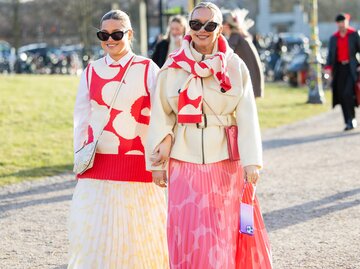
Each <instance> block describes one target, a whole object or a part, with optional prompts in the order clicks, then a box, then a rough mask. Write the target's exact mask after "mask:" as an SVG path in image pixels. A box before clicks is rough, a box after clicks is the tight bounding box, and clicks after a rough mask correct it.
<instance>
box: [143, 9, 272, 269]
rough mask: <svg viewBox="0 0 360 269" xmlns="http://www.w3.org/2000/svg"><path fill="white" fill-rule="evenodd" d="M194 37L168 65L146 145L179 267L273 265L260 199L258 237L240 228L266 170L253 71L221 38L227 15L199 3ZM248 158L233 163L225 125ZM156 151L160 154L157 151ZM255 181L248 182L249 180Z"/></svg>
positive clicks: (172, 256)
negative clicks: (235, 129)
mask: <svg viewBox="0 0 360 269" xmlns="http://www.w3.org/2000/svg"><path fill="white" fill-rule="evenodd" d="M189 26H190V28H191V30H190V31H189V35H186V36H185V37H184V40H183V43H182V46H181V48H180V49H179V50H178V51H176V52H174V53H171V54H170V55H169V58H168V60H167V61H166V63H165V65H164V66H163V68H162V69H161V71H160V73H159V75H158V79H157V86H156V92H155V96H154V105H153V110H152V112H151V119H150V129H149V136H148V143H147V146H146V150H147V152H148V154H147V155H146V156H147V159H146V160H147V168H148V169H149V170H152V171H153V181H154V183H155V184H157V185H159V186H160V187H166V185H167V175H166V171H165V166H166V163H167V161H168V159H169V157H170V161H169V164H168V165H169V171H168V172H169V182H168V184H169V189H168V195H169V201H168V245H169V257H170V267H171V268H172V269H200V268H201V269H217V268H224V269H239V268H244V269H245V268H246V269H255V268H262V269H270V268H271V251H270V244H269V239H268V236H267V233H266V229H265V226H264V222H263V219H262V216H261V211H260V207H259V203H258V201H257V199H255V201H254V211H252V212H253V213H254V235H253V236H250V235H247V234H244V233H239V225H240V222H239V219H240V203H241V200H242V199H241V197H242V191H243V190H244V189H245V192H246V193H247V194H246V195H245V196H247V197H248V198H249V197H250V198H249V199H251V196H252V193H253V189H252V188H253V187H252V184H256V183H258V180H259V169H260V168H261V167H262V146H261V135H260V127H259V122H258V114H257V110H256V103H255V98H254V93H253V90H252V85H251V79H250V76H249V71H248V69H247V68H246V65H245V63H244V62H243V61H242V60H241V59H240V58H239V56H237V55H236V54H235V53H234V52H233V50H232V49H231V48H230V47H229V45H228V43H227V41H226V38H225V37H224V36H223V35H221V31H222V14H221V11H220V9H219V8H218V7H217V6H216V5H215V4H213V3H210V2H201V3H199V4H198V5H197V6H196V7H195V8H194V9H193V10H192V11H191V13H190V15H189ZM230 125H237V126H239V133H238V136H236V135H234V141H237V143H238V145H239V146H238V147H237V148H236V149H238V150H239V151H240V156H241V162H240V161H239V160H230V153H231V152H232V151H230V152H229V150H228V147H227V145H228V144H227V139H226V133H225V128H226V127H229V126H230ZM151 154H153V156H152V157H150V155H151ZM246 181H247V183H245V182H246Z"/></svg>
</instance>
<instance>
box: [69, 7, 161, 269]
mask: <svg viewBox="0 0 360 269" xmlns="http://www.w3.org/2000/svg"><path fill="white" fill-rule="evenodd" d="M97 37H98V38H99V39H100V42H101V47H102V48H103V49H104V50H105V52H106V53H107V55H106V56H105V57H103V58H101V59H99V60H97V61H95V62H93V63H91V64H89V66H88V67H87V68H86V70H85V71H84V72H83V75H82V78H81V81H80V86H79V90H78V95H77V98H76V104H75V112H74V128H75V129H74V147H75V151H76V150H78V149H79V148H81V147H82V146H83V145H86V144H87V143H91V142H92V141H93V140H94V137H96V136H97V135H98V133H99V132H100V130H101V129H102V124H103V122H104V120H106V124H105V128H104V131H103V133H102V134H101V136H100V139H99V142H98V146H97V150H96V154H95V161H94V165H93V167H92V168H90V169H89V170H87V171H85V172H84V173H83V174H81V175H80V174H78V175H77V179H78V182H77V185H76V188H75V191H74V195H73V199H72V203H71V210H70V217H69V239H70V260H69V265H68V268H72V269H89V268H96V269H105V268H119V269H120V268H129V269H130V268H134V269H139V268H143V269H148V268H153V269H159V268H161V269H162V268H168V254H167V253H168V251H167V245H166V233H165V229H166V202H165V195H164V191H163V190H161V189H159V188H157V187H156V186H154V185H153V184H151V181H152V179H151V174H150V173H149V172H147V171H146V170H145V158H144V141H145V139H146V136H147V129H148V124H149V118H150V109H151V103H150V100H151V96H152V95H153V92H154V89H155V78H156V74H157V72H158V67H157V66H156V64H154V62H152V61H151V60H150V59H147V58H144V57H141V56H138V55H135V54H134V53H133V52H132V51H131V46H130V45H131V41H132V38H133V30H132V28H131V23H130V19H129V17H128V15H127V14H126V13H124V12H123V11H120V10H113V11H110V12H108V13H106V14H105V15H104V16H103V17H102V19H101V22H100V30H99V31H98V32H97ZM125 74H126V75H125ZM123 77H124V81H123V84H122V86H121V88H120V90H119V93H118V96H117V98H116V99H115V102H114V106H113V109H112V110H111V114H110V117H109V118H106V115H107V114H106V113H107V112H108V110H109V107H110V103H111V100H112V98H113V97H114V93H115V91H116V89H117V87H118V85H119V82H120V81H121V80H122V78H123Z"/></svg>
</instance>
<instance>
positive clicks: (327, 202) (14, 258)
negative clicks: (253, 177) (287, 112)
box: [0, 110, 360, 269]
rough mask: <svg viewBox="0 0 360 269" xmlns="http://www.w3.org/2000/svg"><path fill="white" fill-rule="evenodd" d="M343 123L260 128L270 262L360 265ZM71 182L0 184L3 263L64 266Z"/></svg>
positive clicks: (358, 137)
mask: <svg viewBox="0 0 360 269" xmlns="http://www.w3.org/2000/svg"><path fill="white" fill-rule="evenodd" d="M357 113H358V115H359V114H360V111H357ZM359 122H360V118H359ZM342 127H343V124H342V119H341V114H340V111H339V110H335V111H332V112H329V113H326V114H323V115H320V116H317V117H315V118H311V119H309V120H306V121H302V122H298V123H295V124H292V125H288V126H283V127H280V128H277V129H272V130H268V131H266V132H265V133H264V134H263V139H264V149H265V151H264V154H265V156H264V159H265V167H266V168H265V169H264V171H263V174H262V181H261V184H260V185H259V187H258V196H259V199H260V202H261V205H262V209H263V214H264V219H265V222H266V225H267V228H268V231H269V235H270V240H271V244H272V250H273V258H274V268H275V269H297V268H299V269H305V268H311V269H316V268H324V269H325V268H326V269H330V268H334V269H355V268H360V128H359V129H357V130H356V131H351V132H347V133H344V132H342V131H341V130H342ZM73 187H74V180H73V176H72V175H70V174H65V175H60V176H56V177H52V178H47V179H43V180H39V181H34V182H24V183H21V184H15V185H10V186H6V187H3V188H0V240H1V241H0V242H1V243H0V268H1V269H3V268H4V269H8V268H15V269H22V268H26V269H27V268H31V269H35V268H46V269H48V268H52V269H55V268H58V269H60V268H66V260H67V259H66V252H67V238H66V217H67V211H68V208H69V203H70V199H71V194H72V191H73ZM104 269H105V268H104ZM199 269H200V268H199ZM224 269H226V268H224ZM244 269H246V268H244Z"/></svg>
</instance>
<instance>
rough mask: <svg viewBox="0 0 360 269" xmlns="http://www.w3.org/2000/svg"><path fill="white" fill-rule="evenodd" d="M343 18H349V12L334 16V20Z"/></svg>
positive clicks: (342, 19) (337, 20) (343, 19)
mask: <svg viewBox="0 0 360 269" xmlns="http://www.w3.org/2000/svg"><path fill="white" fill-rule="evenodd" d="M345 20H348V21H349V20H350V14H348V13H340V14H338V15H337V16H336V17H335V21H336V22H340V21H345Z"/></svg>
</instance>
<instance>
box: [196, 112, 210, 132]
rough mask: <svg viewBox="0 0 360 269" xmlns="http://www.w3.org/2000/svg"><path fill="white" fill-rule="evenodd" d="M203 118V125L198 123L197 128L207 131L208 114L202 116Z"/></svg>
mask: <svg viewBox="0 0 360 269" xmlns="http://www.w3.org/2000/svg"><path fill="white" fill-rule="evenodd" d="M201 116H202V117H201V118H203V120H202V121H201V123H196V128H198V129H205V128H206V127H207V118H206V114H202V115H201Z"/></svg>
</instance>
